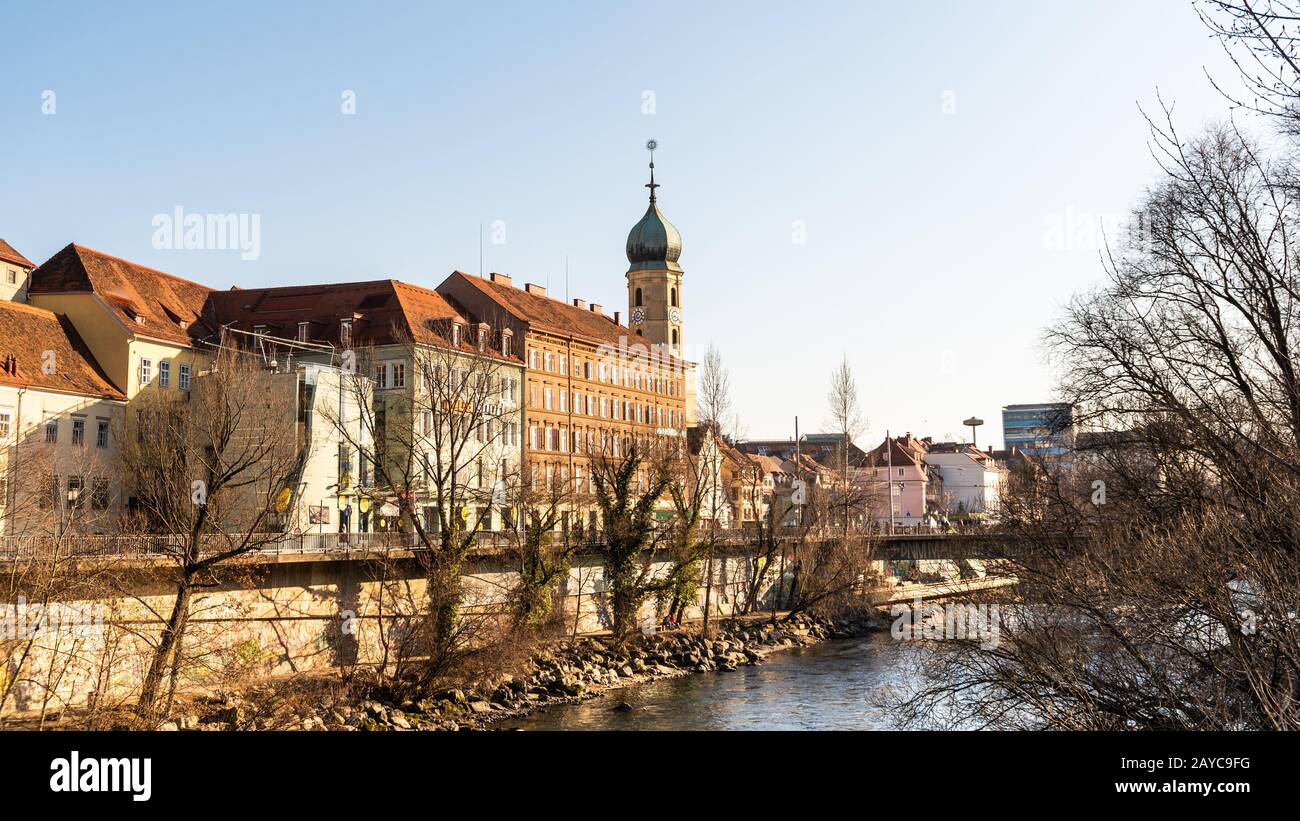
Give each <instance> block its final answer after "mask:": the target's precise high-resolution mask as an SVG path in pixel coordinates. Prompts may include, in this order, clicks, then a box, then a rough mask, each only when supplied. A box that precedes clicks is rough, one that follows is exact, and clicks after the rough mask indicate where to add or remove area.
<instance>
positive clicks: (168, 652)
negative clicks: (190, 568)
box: [136, 576, 191, 721]
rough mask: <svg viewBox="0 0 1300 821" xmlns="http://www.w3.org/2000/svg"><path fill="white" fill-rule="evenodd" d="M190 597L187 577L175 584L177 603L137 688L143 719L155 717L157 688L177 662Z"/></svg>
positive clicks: (138, 706)
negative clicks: (177, 652) (176, 653)
mask: <svg viewBox="0 0 1300 821" xmlns="http://www.w3.org/2000/svg"><path fill="white" fill-rule="evenodd" d="M190 596H191V590H190V580H189V578H188V576H186V577H184V578H182V580H181V582H180V584H178V585H177V588H176V602H175V603H174V604H173V605H172V612H171V616H169V617H168V619H167V624H166V626H164V627H163V631H162V635H161V636H159V638H158V646H157V647H156V648H154V653H153V660H152V661H150V663H149V672H148V673H146V674H145V677H144V686H142V687H141V688H140V701H139V703H138V705H137V707H136V712H137V713H138V714H139V716H140V717H141V718H144V719H146V720H149V721H152V720H154V719H156V718H158V713H157V706H158V705H157V701H158V688H159V686H160V685H161V684H162V679H163V675H164V673H166V672H167V670H168V668H169V667H170V666H172V665H175V664H176V663H177V662H178V661H179V659H177V658H175V651H176V649H177V647H178V645H179V642H180V639H181V636H182V635H184V633H185V625H186V624H187V623H188V622H189V615H190Z"/></svg>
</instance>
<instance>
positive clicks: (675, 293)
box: [638, 288, 677, 308]
mask: <svg viewBox="0 0 1300 821" xmlns="http://www.w3.org/2000/svg"><path fill="white" fill-rule="evenodd" d="M672 293H673V307H674V308H676V307H677V289H676V288H674V289H673V291H672ZM638 304H640V303H638Z"/></svg>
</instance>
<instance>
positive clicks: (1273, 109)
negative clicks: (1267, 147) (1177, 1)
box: [1196, 0, 1300, 136]
mask: <svg viewBox="0 0 1300 821" xmlns="http://www.w3.org/2000/svg"><path fill="white" fill-rule="evenodd" d="M1196 11H1197V14H1199V15H1200V18H1201V21H1202V22H1203V23H1205V25H1206V27H1207V28H1209V30H1210V31H1211V32H1212V33H1213V34H1214V35H1215V36H1216V37H1218V38H1219V41H1220V43H1221V44H1222V46H1223V50H1224V53H1225V54H1226V55H1227V56H1228V59H1229V60H1230V61H1231V62H1232V64H1233V65H1234V66H1235V67H1236V69H1237V72H1238V74H1239V75H1240V80H1241V81H1242V84H1243V86H1244V89H1243V91H1242V92H1237V91H1235V90H1232V89H1230V88H1228V87H1226V85H1225V84H1221V83H1220V82H1219V81H1217V80H1215V79H1213V78H1211V82H1212V83H1214V85H1215V88H1217V89H1219V91H1220V92H1221V93H1222V94H1223V95H1224V97H1226V98H1227V99H1228V100H1229V101H1230V102H1231V103H1232V104H1233V106H1234V107H1236V108H1241V109H1246V110H1248V111H1255V112H1260V113H1263V114H1266V115H1268V116H1271V117H1275V118H1277V121H1278V124H1279V125H1280V127H1281V130H1282V131H1283V132H1284V133H1286V134H1289V135H1291V136H1296V135H1300V34H1297V31H1296V23H1297V22H1298V21H1300V4H1296V3H1295V2H1291V0H1197V2H1196Z"/></svg>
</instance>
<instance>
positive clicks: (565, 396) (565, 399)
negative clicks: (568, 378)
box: [560, 391, 569, 413]
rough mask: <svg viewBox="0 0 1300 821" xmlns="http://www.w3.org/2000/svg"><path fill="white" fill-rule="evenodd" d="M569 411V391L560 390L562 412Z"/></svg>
mask: <svg viewBox="0 0 1300 821" xmlns="http://www.w3.org/2000/svg"><path fill="white" fill-rule="evenodd" d="M568 412H569V392H568V391H560V413H568Z"/></svg>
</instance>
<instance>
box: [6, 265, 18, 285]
mask: <svg viewBox="0 0 1300 821" xmlns="http://www.w3.org/2000/svg"><path fill="white" fill-rule="evenodd" d="M5 274H6V276H7V277H8V280H9V284H10V285H16V284H18V272H17V271H15V270H14V269H13V268H10V269H9V270H7V271H5Z"/></svg>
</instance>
